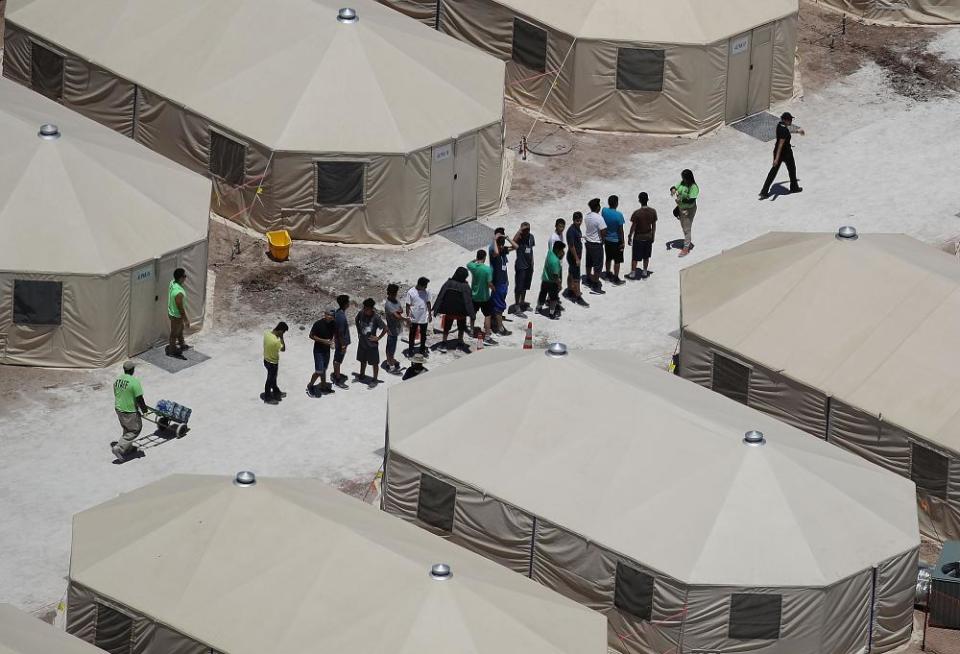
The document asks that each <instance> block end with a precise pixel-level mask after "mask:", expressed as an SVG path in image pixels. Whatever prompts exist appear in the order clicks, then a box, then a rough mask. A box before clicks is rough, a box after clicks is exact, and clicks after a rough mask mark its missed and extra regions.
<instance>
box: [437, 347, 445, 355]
mask: <svg viewBox="0 0 960 654" xmlns="http://www.w3.org/2000/svg"><path fill="white" fill-rule="evenodd" d="M437 352H439V353H440V354H446V353H447V346H446V345H440V347H438V348H437Z"/></svg>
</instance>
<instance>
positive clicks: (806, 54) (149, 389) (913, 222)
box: [0, 6, 960, 652]
mask: <svg viewBox="0 0 960 654" xmlns="http://www.w3.org/2000/svg"><path fill="white" fill-rule="evenodd" d="M802 19H803V28H802V35H801V36H802V38H801V43H800V54H801V60H802V62H803V64H802V65H803V70H804V90H805V92H804V95H803V97H799V98H797V99H795V100H794V101H792V102H789V103H786V104H785V105H783V106H781V107H775V108H773V109H772V111H776V112H779V111H781V110H783V109H789V110H790V111H791V112H792V113H793V114H794V115H795V116H796V117H797V120H796V122H797V124H798V125H800V126H802V127H803V128H804V129H805V130H806V131H807V135H806V136H805V137H797V138H795V144H796V158H797V162H798V167H799V171H800V176H801V184H802V185H803V186H804V188H805V191H804V193H802V194H800V195H794V196H790V195H784V196H776V197H775V198H774V199H772V200H769V201H765V202H761V201H758V200H757V192H758V191H759V187H760V185H761V183H762V181H763V177H764V175H765V174H766V170H767V168H768V166H769V162H770V156H771V144H769V143H762V142H760V141H758V140H756V139H754V138H752V137H750V136H747V135H745V134H742V133H740V132H738V131H736V130H734V129H730V128H724V129H721V130H719V131H718V132H716V133H714V134H711V135H708V136H705V137H702V138H700V139H674V138H660V137H650V136H627V135H597V134H572V133H569V132H567V131H565V130H559V129H557V128H556V127H555V126H551V125H544V124H542V123H541V124H537V125H534V119H533V117H531V116H530V115H529V114H526V113H523V112H521V111H518V110H516V109H515V108H510V109H509V110H508V144H509V145H511V146H515V145H516V143H517V142H518V140H519V136H520V135H521V134H526V133H527V132H529V131H530V129H531V127H534V129H533V132H532V134H531V139H530V142H531V144H537V143H539V144H541V146H542V147H543V148H553V149H556V148H557V147H558V146H559V147H560V149H562V150H566V149H570V152H569V154H567V155H564V156H557V157H539V156H532V157H531V158H530V159H529V160H528V161H525V162H524V161H517V162H516V165H515V170H514V177H513V185H512V190H511V192H510V195H509V197H508V200H507V205H506V206H505V208H504V210H503V211H502V212H501V214H500V215H498V216H496V217H493V218H489V219H485V220H484V221H483V222H484V223H485V224H487V225H489V226H491V227H493V226H499V225H503V226H505V227H507V228H508V230H511V231H512V230H514V229H516V227H517V226H518V224H519V223H520V222H521V221H522V220H527V221H529V222H530V223H531V224H532V227H533V231H534V233H535V234H536V236H537V238H538V240H539V243H540V246H539V247H538V248H537V254H536V259H537V267H538V270H539V267H540V263H541V261H542V257H543V255H544V254H545V249H544V244H545V243H546V240H547V237H548V236H549V234H550V232H551V230H552V225H553V222H554V220H555V219H556V218H558V217H564V218H569V216H570V214H571V213H572V212H573V211H575V210H582V211H586V203H587V200H589V199H590V198H591V197H601V198H606V196H607V195H609V194H611V193H616V194H619V195H620V196H621V198H622V204H623V206H622V208H623V209H624V210H625V212H630V211H632V210H633V209H634V208H635V201H634V199H635V197H636V194H637V192H639V191H641V190H645V191H647V192H648V193H649V194H650V196H651V203H652V205H653V206H654V207H656V208H658V209H660V210H661V222H660V225H659V228H658V234H657V240H658V243H657V246H656V248H655V250H654V258H653V261H652V264H651V268H652V269H653V270H654V271H655V274H654V275H653V276H652V277H651V278H650V279H649V280H646V281H643V282H632V283H630V284H628V285H626V286H624V287H620V288H611V289H609V293H608V294H607V295H604V296H588V300H589V301H590V302H591V304H592V306H591V307H590V308H589V309H581V308H579V307H570V308H569V310H568V311H567V312H566V314H565V316H564V319H563V320H561V321H556V322H554V321H549V320H546V319H544V318H539V317H538V318H534V320H533V323H534V331H535V336H536V341H537V343H538V344H541V345H542V344H544V343H546V342H549V341H552V340H561V341H564V342H566V343H567V344H568V345H570V346H571V347H574V348H615V349H618V350H622V351H624V352H626V353H629V354H631V355H634V356H636V357H637V358H638V359H639V360H643V361H646V362H648V363H650V364H653V365H665V364H666V362H667V361H668V360H669V356H670V354H671V353H672V352H673V351H674V348H675V346H676V338H675V334H674V332H675V330H676V329H677V328H678V318H679V316H678V313H679V309H678V294H679V276H678V272H679V270H680V268H681V267H682V266H686V265H690V264H693V263H696V262H697V261H701V260H703V259H704V258H707V257H709V256H711V255H713V254H716V253H718V252H720V251H721V250H723V249H724V248H728V247H731V246H734V245H737V244H739V243H742V242H743V241H745V240H748V239H750V238H753V237H755V236H758V235H760V234H763V233H765V232H767V231H770V230H799V231H833V230H835V229H836V228H837V227H838V226H839V225H841V224H852V225H855V226H856V227H857V228H858V229H859V230H861V231H884V232H905V233H908V234H911V235H912V236H914V237H916V238H918V239H921V240H923V241H926V242H928V243H931V244H934V245H944V244H948V243H952V242H954V241H956V240H957V237H958V235H960V218H958V213H960V200H958V199H957V197H956V194H954V193H950V192H944V188H943V186H942V185H940V184H939V180H953V179H957V175H958V172H960V164H958V162H957V157H956V154H957V151H958V150H957V147H958V138H957V133H958V130H960V112H958V111H957V98H956V95H955V94H954V93H953V91H952V89H954V88H958V86H957V85H956V75H957V65H958V64H957V61H958V60H960V28H958V29H954V30H949V29H946V30H939V31H933V30H904V31H903V32H898V31H896V30H883V28H868V27H865V26H860V25H856V24H853V23H849V22H848V30H847V34H846V35H840V36H836V35H834V37H833V48H832V49H831V48H830V36H829V35H830V34H831V33H832V32H835V31H836V30H837V29H838V28H839V25H840V18H839V16H837V15H835V14H830V15H825V14H820V13H819V12H817V11H815V10H813V9H811V8H809V7H808V6H805V8H804V12H803V14H802ZM571 148H572V149H571ZM683 168H691V169H693V170H694V172H695V174H696V176H697V180H698V182H699V184H700V187H701V190H702V191H701V200H700V210H699V213H698V214H697V218H696V223H695V226H694V241H695V242H696V244H697V247H696V249H695V250H694V252H693V253H692V254H691V256H690V257H688V258H686V259H678V258H677V257H676V256H675V255H673V254H667V253H666V251H665V250H664V249H663V243H664V242H665V241H666V240H670V239H674V238H679V237H680V235H681V234H680V230H679V226H678V225H677V223H676V221H675V220H674V219H673V218H672V217H671V216H670V213H669V206H670V204H669V202H670V198H669V195H668V193H667V190H668V188H669V187H670V186H671V185H672V184H674V183H676V182H677V181H678V179H679V172H680V170H681V169H683ZM784 175H785V173H784ZM782 178H783V176H781V179H782ZM211 234H212V247H211V258H210V269H211V277H210V287H211V293H210V296H211V297H210V302H209V303H208V306H209V307H210V312H209V313H210V315H209V317H208V320H207V322H206V324H205V327H204V329H203V330H202V332H200V333H199V334H196V335H194V336H192V337H191V338H190V341H191V342H192V343H193V345H194V346H195V347H196V349H197V350H198V351H201V352H203V353H204V354H207V355H209V356H210V357H211V359H210V360H209V361H206V362H204V363H202V364H199V365H197V366H195V367H193V368H189V369H187V370H185V371H182V372H180V373H177V374H175V375H172V374H169V373H167V372H164V371H163V370H161V369H159V368H156V367H154V366H152V365H150V364H147V363H143V364H142V365H141V366H140V368H139V369H138V376H140V377H141V379H142V380H143V385H144V389H145V394H146V398H147V400H148V401H150V402H153V401H155V400H157V399H159V398H161V397H162V398H167V399H172V400H176V401H179V402H181V403H184V404H187V405H189V406H191V407H192V408H193V409H194V418H193V420H192V421H191V426H192V432H191V433H190V434H189V435H188V436H187V437H186V438H184V439H182V440H173V441H169V442H165V443H163V444H162V445H160V446H157V447H154V448H150V449H147V450H146V451H145V454H146V456H144V457H142V458H139V459H136V460H132V461H129V462H127V463H125V464H123V465H116V464H113V463H111V458H112V457H111V455H110V453H109V449H108V443H109V442H110V441H111V440H115V439H116V438H117V436H118V435H119V433H118V432H119V430H118V426H117V424H116V418H115V416H114V414H113V412H112V404H111V395H110V390H109V389H110V384H111V382H112V380H113V378H114V376H115V375H116V373H117V371H116V370H114V369H111V370H102V371H51V370H30V369H11V368H4V369H0V434H2V437H0V461H3V463H4V474H3V475H2V476H0V507H2V516H3V524H4V529H2V530H0V551H2V552H3V556H2V557H0V602H12V603H14V604H16V605H18V606H21V607H23V608H25V609H29V610H32V611H34V612H36V613H43V612H44V611H46V610H48V609H49V607H51V606H53V605H55V604H56V602H57V601H58V600H59V599H60V598H61V596H62V595H63V592H64V589H65V576H66V574H67V569H68V563H69V548H70V518H71V516H72V515H73V514H74V513H75V512H77V511H80V510H82V509H85V508H88V507H90V506H93V505H95V504H97V503H99V502H102V501H104V500H106V499H109V498H111V497H113V496H115V495H116V494H118V493H121V492H124V491H128V490H131V489H133V488H136V487H138V486H141V485H143V484H144V483H147V482H149V481H152V480H155V479H158V478H160V477H163V476H165V475H168V474H171V473H174V472H198V473H219V474H233V473H235V472H236V471H238V470H240V469H252V470H254V471H256V472H257V473H258V474H260V475H282V476H298V475H303V476H310V477H316V478H320V479H322V480H325V481H327V482H329V483H331V484H334V485H337V486H338V487H340V488H341V489H343V490H345V491H347V492H350V493H352V494H355V495H360V496H363V495H364V494H365V493H366V491H367V489H368V487H369V484H370V482H371V480H372V479H373V478H374V476H375V474H376V472H377V470H378V467H379V465H380V463H381V458H380V452H379V450H380V448H381V447H382V445H383V436H384V415H385V408H386V397H387V391H388V390H389V387H390V386H392V385H393V384H395V383H398V379H397V378H395V377H392V376H389V375H385V378H386V383H385V384H384V385H381V386H380V387H379V388H377V389H376V390H368V389H367V388H366V387H362V386H353V387H351V388H350V389H349V390H345V391H343V390H338V391H337V393H336V394H335V395H332V396H328V397H325V398H323V399H310V398H307V397H306V396H305V395H304V393H303V390H302V389H303V387H304V385H305V383H306V381H307V378H308V377H309V374H310V371H311V367H312V362H311V359H310V341H309V340H308V339H307V336H306V331H305V330H306V329H309V325H310V324H311V323H312V321H313V320H314V319H315V316H316V315H317V311H318V309H320V308H321V307H323V306H326V305H328V304H330V301H331V299H332V298H333V297H334V296H335V295H336V294H337V293H341V292H346V293H349V294H350V295H351V296H352V297H353V298H354V300H355V301H356V300H357V299H361V300H362V298H363V297H366V296H368V295H369V296H372V297H375V298H376V299H377V300H378V301H380V300H382V297H383V292H382V289H383V288H384V286H385V285H386V283H387V282H389V281H395V282H397V283H400V284H401V287H402V288H404V289H405V288H406V287H408V286H409V285H410V284H411V283H412V282H413V281H414V280H415V279H416V278H417V277H418V276H420V275H426V276H428V277H430V278H431V279H432V280H433V282H432V285H431V286H432V289H433V290H434V291H436V290H438V289H439V287H440V285H441V284H442V282H443V280H445V279H446V278H447V277H449V276H450V275H451V274H452V272H453V270H454V269H455V268H456V267H457V266H458V265H463V264H465V262H466V261H468V260H469V259H470V258H471V253H470V252H469V251H467V250H465V249H463V248H461V247H459V246H457V245H455V244H454V243H452V242H450V241H449V240H448V239H446V238H444V237H443V236H433V237H430V238H428V239H426V240H425V241H423V242H421V243H418V244H417V245H416V246H413V247H408V248H393V249H390V248H354V247H338V246H330V245H320V244H310V243H296V244H295V245H294V247H293V252H292V257H291V261H290V262H288V263H285V264H277V263H273V262H271V261H269V260H268V259H267V258H266V256H265V254H264V249H265V248H264V244H263V243H262V241H259V240H257V239H255V238H253V237H251V236H250V235H249V234H247V233H244V232H242V231H239V230H235V229H233V228H230V227H226V226H224V225H222V224H220V223H216V222H215V223H212V224H211ZM238 241H239V254H237V253H236V251H235V246H236V245H237V242H238ZM531 315H532V314H531ZM281 319H283V320H286V321H287V322H289V323H290V324H291V327H292V331H291V333H290V335H289V336H288V339H287V340H288V351H287V352H286V353H285V354H284V355H283V358H282V361H281V367H280V385H281V388H283V389H284V390H286V391H288V392H289V393H290V395H289V397H288V398H287V399H286V400H285V401H284V402H283V403H282V404H281V405H280V406H276V407H272V406H265V405H264V404H262V403H261V402H260V400H259V399H258V397H257V394H258V393H259V392H260V390H261V389H262V383H263V368H262V365H261V357H260V354H261V353H260V339H261V335H262V332H263V330H264V329H267V328H269V327H271V326H272V325H273V324H274V323H275V322H276V321H277V320H281ZM520 326H521V325H520V324H519V323H518V322H513V323H510V324H509V327H510V328H511V329H513V330H514V334H513V335H512V336H509V337H505V338H503V339H502V341H501V345H500V346H499V347H519V346H521V344H522V342H523V334H522V330H521V329H519V327H520ZM459 356H466V355H459ZM453 358H454V355H452V354H451V355H439V354H434V355H433V356H432V357H431V360H430V363H429V364H428V367H434V366H437V365H443V364H444V363H446V362H449V361H450V360H452V359H453ZM348 362H349V367H348V369H349V370H355V369H356V364H355V362H354V361H353V352H351V353H350V354H349V355H348ZM424 401H425V402H428V401H429V399H428V398H425V399H424ZM368 499H371V498H370V497H369V496H368ZM931 633H933V632H931ZM944 642H945V643H948V644H947V645H939V647H942V648H943V649H940V650H939V651H944V652H946V651H948V650H949V649H950V648H951V647H955V646H956V647H960V645H956V644H955V643H953V644H951V643H952V641H944ZM932 644H933V645H934V646H935V647H936V646H937V645H936V644H935V642H934V643H932ZM935 651H937V650H936V649H935ZM953 651H960V650H958V649H954V650H953Z"/></svg>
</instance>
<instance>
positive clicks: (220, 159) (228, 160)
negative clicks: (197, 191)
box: [209, 130, 247, 186]
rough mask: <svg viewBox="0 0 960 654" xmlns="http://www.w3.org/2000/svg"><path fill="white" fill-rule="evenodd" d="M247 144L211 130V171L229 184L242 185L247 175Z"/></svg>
mask: <svg viewBox="0 0 960 654" xmlns="http://www.w3.org/2000/svg"><path fill="white" fill-rule="evenodd" d="M246 167H247V146H245V145H244V144H242V143H238V142H237V141H234V140H233V139H231V138H229V137H227V136H224V135H223V134H220V133H219V132H214V131H212V130H211V131H210V166H209V168H210V173H211V174H212V175H214V176H215V177H219V178H220V179H222V180H223V181H225V182H226V183H227V184H231V185H233V186H240V185H242V184H243V179H244V177H245V175H246Z"/></svg>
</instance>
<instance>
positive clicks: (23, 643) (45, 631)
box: [0, 604, 104, 654]
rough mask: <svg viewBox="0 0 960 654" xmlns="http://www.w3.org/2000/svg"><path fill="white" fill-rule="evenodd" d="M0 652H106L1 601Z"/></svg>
mask: <svg viewBox="0 0 960 654" xmlns="http://www.w3.org/2000/svg"><path fill="white" fill-rule="evenodd" d="M0 654H104V652H103V650H101V649H97V648H96V647H94V646H93V645H88V644H87V643H85V642H83V641H82V640H80V639H79V638H74V637H73V636H71V635H69V634H66V633H64V632H62V631H60V630H59V629H56V628H54V627H51V626H50V625H48V624H46V623H44V622H41V621H40V620H38V619H37V618H34V617H33V616H30V615H27V614H26V613H23V612H22V611H18V610H17V609H15V608H14V607H12V606H10V605H9V604H0Z"/></svg>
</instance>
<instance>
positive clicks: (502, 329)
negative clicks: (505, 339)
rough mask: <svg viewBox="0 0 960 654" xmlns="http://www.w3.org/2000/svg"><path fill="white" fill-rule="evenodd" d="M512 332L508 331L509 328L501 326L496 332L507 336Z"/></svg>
mask: <svg viewBox="0 0 960 654" xmlns="http://www.w3.org/2000/svg"><path fill="white" fill-rule="evenodd" d="M512 333H513V332H512V331H510V330H509V329H504V328H502V327H501V328H500V331H498V332H497V335H498V336H509V335H510V334H512Z"/></svg>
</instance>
